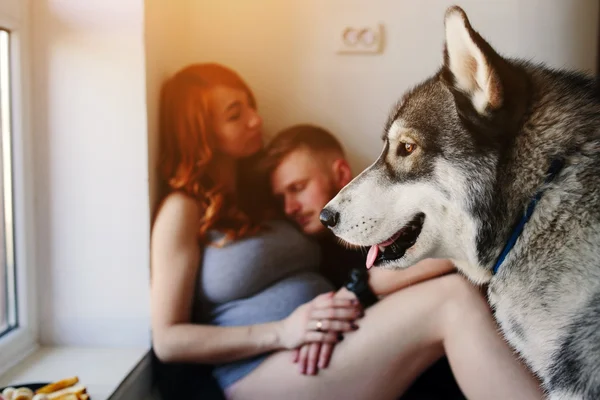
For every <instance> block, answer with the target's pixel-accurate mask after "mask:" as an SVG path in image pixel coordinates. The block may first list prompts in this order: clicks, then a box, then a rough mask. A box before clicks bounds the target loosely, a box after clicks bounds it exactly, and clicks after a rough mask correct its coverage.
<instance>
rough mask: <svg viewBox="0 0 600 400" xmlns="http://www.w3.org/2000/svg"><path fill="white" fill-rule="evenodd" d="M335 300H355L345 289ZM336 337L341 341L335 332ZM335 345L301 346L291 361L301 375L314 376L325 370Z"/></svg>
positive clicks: (339, 292) (354, 325)
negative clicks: (296, 365) (320, 370)
mask: <svg viewBox="0 0 600 400" xmlns="http://www.w3.org/2000/svg"><path fill="white" fill-rule="evenodd" d="M334 297H335V298H337V299H346V300H351V301H352V300H356V296H355V295H354V293H352V292H350V291H348V290H347V289H346V288H341V289H340V290H338V291H337V292H336V293H335V295H334ZM361 316H362V312H361V313H360V314H359V318H360V317H361ZM352 328H353V330H355V329H358V325H356V324H354V322H353V323H352ZM336 334H337V335H338V341H339V340H343V338H344V337H343V335H341V334H340V333H338V332H336ZM334 346H335V343H328V342H326V343H320V342H316V343H308V344H305V345H302V346H301V347H300V348H298V349H296V350H294V353H293V356H292V361H293V362H294V363H296V364H298V369H299V371H300V373H301V374H303V375H304V374H306V375H316V374H317V372H318V370H319V369H323V368H327V366H328V365H329V360H330V359H331V354H332V353H333V347H334Z"/></svg>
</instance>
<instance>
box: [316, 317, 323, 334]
mask: <svg viewBox="0 0 600 400" xmlns="http://www.w3.org/2000/svg"><path fill="white" fill-rule="evenodd" d="M316 330H317V332H323V321H321V320H318V321H317V329H316Z"/></svg>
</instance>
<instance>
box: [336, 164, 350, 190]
mask: <svg viewBox="0 0 600 400" xmlns="http://www.w3.org/2000/svg"><path fill="white" fill-rule="evenodd" d="M332 170H333V178H334V180H335V184H336V186H337V189H338V190H341V189H342V188H343V187H344V186H346V185H347V184H348V183H350V181H351V180H352V169H351V168H350V164H349V163H348V161H347V160H346V159H344V158H338V159H337V160H335V161H334V162H333V165H332Z"/></svg>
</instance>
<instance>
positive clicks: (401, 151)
mask: <svg viewBox="0 0 600 400" xmlns="http://www.w3.org/2000/svg"><path fill="white" fill-rule="evenodd" d="M416 148H417V145H416V144H414V143H399V144H398V150H397V153H398V156H400V157H406V156H408V155H410V154H411V153H412V152H413V151H415V149H416Z"/></svg>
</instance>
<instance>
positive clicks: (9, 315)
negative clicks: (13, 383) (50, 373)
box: [0, 29, 17, 336]
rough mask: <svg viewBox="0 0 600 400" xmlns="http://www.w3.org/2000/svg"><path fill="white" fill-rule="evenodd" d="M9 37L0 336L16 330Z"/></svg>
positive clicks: (4, 70) (0, 208)
mask: <svg viewBox="0 0 600 400" xmlns="http://www.w3.org/2000/svg"><path fill="white" fill-rule="evenodd" d="M10 64H11V63H10V33H9V32H8V31H7V30H4V29H0V336H2V335H3V334H5V333H6V332H8V331H10V330H11V329H13V328H15V327H16V326H17V301H16V299H17V297H16V290H15V286H16V285H15V283H16V280H15V262H14V261H15V260H14V258H15V257H14V245H13V243H14V240H13V212H12V154H11V148H12V146H11V90H10V82H11V78H10Z"/></svg>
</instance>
